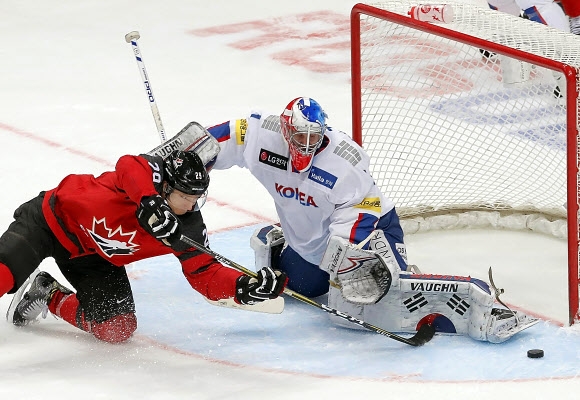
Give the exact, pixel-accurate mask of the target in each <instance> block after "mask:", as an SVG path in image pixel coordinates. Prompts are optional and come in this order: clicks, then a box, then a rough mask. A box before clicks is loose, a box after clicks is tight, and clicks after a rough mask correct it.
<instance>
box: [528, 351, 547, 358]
mask: <svg viewBox="0 0 580 400" xmlns="http://www.w3.org/2000/svg"><path fill="white" fill-rule="evenodd" d="M528 357H530V358H542V357H544V350H541V349H531V350H528Z"/></svg>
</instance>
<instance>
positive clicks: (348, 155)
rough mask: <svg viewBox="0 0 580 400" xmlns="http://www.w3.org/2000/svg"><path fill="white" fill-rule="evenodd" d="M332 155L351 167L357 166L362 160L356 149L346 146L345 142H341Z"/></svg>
mask: <svg viewBox="0 0 580 400" xmlns="http://www.w3.org/2000/svg"><path fill="white" fill-rule="evenodd" d="M334 154H336V155H337V156H339V157H342V158H344V159H345V160H346V161H348V162H349V163H351V164H352V165H357V164H358V163H359V162H360V160H362V156H361V155H360V153H359V151H358V150H357V149H356V147H354V146H352V145H350V144H348V143H347V142H346V140H343V141H342V142H340V144H339V145H338V146H336V149H334Z"/></svg>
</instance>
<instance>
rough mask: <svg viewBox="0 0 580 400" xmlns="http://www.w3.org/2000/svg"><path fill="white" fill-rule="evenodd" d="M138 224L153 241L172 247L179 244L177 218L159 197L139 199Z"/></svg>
mask: <svg viewBox="0 0 580 400" xmlns="http://www.w3.org/2000/svg"><path fill="white" fill-rule="evenodd" d="M137 220H138V221H139V224H140V225H141V226H142V227H143V228H144V229H145V230H146V231H147V232H149V233H150V234H151V235H152V236H153V237H155V239H157V240H160V241H161V242H163V244H165V245H166V246H169V247H172V246H173V245H175V244H177V243H179V242H180V233H181V232H180V227H179V220H178V219H177V216H176V215H175V214H174V213H173V211H172V210H171V208H170V207H169V205H168V204H167V202H166V201H165V200H163V198H162V197H161V196H160V195H154V196H147V197H143V198H142V199H141V203H140V204H139V208H137Z"/></svg>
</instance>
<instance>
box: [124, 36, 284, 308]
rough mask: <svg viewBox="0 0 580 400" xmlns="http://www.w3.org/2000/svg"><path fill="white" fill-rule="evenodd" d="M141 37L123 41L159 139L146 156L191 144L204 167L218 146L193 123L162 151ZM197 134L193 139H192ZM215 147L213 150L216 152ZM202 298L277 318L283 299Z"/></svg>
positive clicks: (163, 138) (161, 131) (162, 133)
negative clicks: (240, 301) (134, 62)
mask: <svg viewBox="0 0 580 400" xmlns="http://www.w3.org/2000/svg"><path fill="white" fill-rule="evenodd" d="M140 37H141V35H140V34H139V32H137V31H132V32H129V33H127V34H126V35H125V41H126V42H127V43H131V46H132V47H133V52H134V53H135V59H136V60H137V66H138V67H139V72H140V73H141V78H142V79H143V84H144V85H145V91H146V92H147V96H148V97H149V105H150V106H151V112H152V113H153V118H154V119H155V125H156V126H157V132H158V133H159V138H160V139H161V146H159V147H156V148H155V149H153V150H152V151H151V152H150V153H152V154H156V155H159V156H160V157H163V155H162V154H159V153H166V152H171V151H172V150H175V149H177V148H179V147H180V146H181V145H182V144H183V142H184V141H186V140H189V141H191V146H190V147H188V148H187V149H186V150H191V148H193V151H195V152H196V153H197V154H198V155H199V156H200V157H201V158H202V160H203V161H204V164H206V163H207V162H208V161H209V160H210V159H212V158H214V157H215V156H216V155H217V153H218V152H219V145H218V144H217V141H215V140H214V142H215V144H214V143H212V142H211V140H210V139H206V138H202V137H200V136H199V132H200V130H203V127H202V126H201V125H200V124H198V123H197V122H190V123H189V124H188V125H187V126H186V127H185V128H183V129H182V130H181V132H179V133H178V134H177V135H175V137H173V138H172V139H171V140H170V141H169V142H170V143H169V145H170V146H169V148H167V147H164V145H166V144H167V137H166V136H165V129H164V128H163V123H162V122H161V115H160V114H159V109H158V108H157V103H156V102H155V97H154V96H153V91H152V90H151V84H150V82H149V76H148V75H147V70H146V69H145V64H144V63H143V58H142V57H141V51H140V50H139V45H138V44H137V40H138V39H139V38H140ZM196 134H197V135H196ZM181 135H188V136H187V137H185V136H184V137H183V138H181ZM216 146H217V149H216ZM214 153H215V154H214ZM203 298H204V299H205V300H206V301H207V302H208V303H210V304H212V305H214V306H218V307H226V308H235V309H240V310H246V311H254V312H263V313H269V314H280V313H281V312H282V311H284V299H282V298H276V299H273V300H270V301H264V302H262V303H259V304H255V305H245V304H237V303H236V302H234V301H233V300H232V299H222V300H218V301H213V300H210V299H208V298H207V297H205V296H203Z"/></svg>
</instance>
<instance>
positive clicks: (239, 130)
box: [236, 119, 248, 144]
mask: <svg viewBox="0 0 580 400" xmlns="http://www.w3.org/2000/svg"><path fill="white" fill-rule="evenodd" d="M247 130H248V120H246V119H237V120H236V143H237V144H244V140H245V139H246V131H247Z"/></svg>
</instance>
